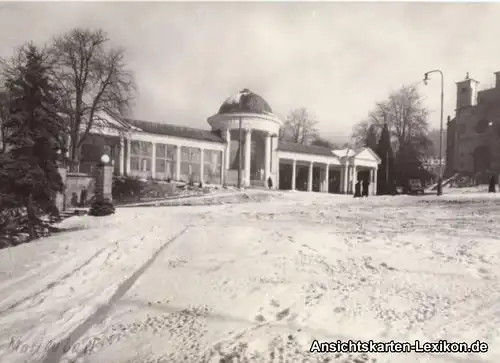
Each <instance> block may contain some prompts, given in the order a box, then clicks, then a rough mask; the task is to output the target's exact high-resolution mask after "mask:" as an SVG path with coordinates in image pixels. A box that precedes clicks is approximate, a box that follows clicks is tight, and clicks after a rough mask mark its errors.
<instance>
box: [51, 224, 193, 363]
mask: <svg viewBox="0 0 500 363" xmlns="http://www.w3.org/2000/svg"><path fill="white" fill-rule="evenodd" d="M190 227H191V226H190V225H188V226H186V227H185V228H184V229H182V230H181V231H180V232H179V233H178V234H176V235H175V236H173V237H172V238H170V239H169V240H168V241H167V242H165V243H164V244H163V245H162V246H161V247H160V248H158V250H157V251H156V252H155V253H154V254H153V255H152V256H151V257H150V258H149V259H148V260H147V261H146V262H145V263H144V264H143V265H142V266H141V267H140V268H139V269H137V270H136V271H135V272H134V273H133V274H132V275H131V276H130V277H129V278H128V279H126V280H125V281H124V282H122V283H121V284H120V285H119V286H118V288H117V289H116V291H115V293H114V294H113V295H112V296H111V298H110V299H109V300H108V302H107V303H106V304H104V305H101V306H100V307H99V308H97V310H96V311H95V312H94V313H93V314H92V315H90V316H89V317H88V318H87V319H86V320H85V321H84V322H83V323H81V324H80V325H79V326H77V327H76V328H75V329H74V330H73V331H72V332H71V333H69V334H68V336H67V337H66V338H64V339H61V340H60V341H59V342H57V343H56V344H54V345H55V346H58V347H63V346H64V343H65V342H68V341H70V342H77V341H78V340H79V339H80V338H81V337H82V336H83V335H84V334H85V333H86V332H87V331H88V330H89V329H90V328H91V327H92V326H94V325H95V324H98V323H100V322H101V321H102V320H104V318H105V317H106V316H107V314H108V313H109V311H110V310H111V308H112V306H113V305H114V303H115V302H116V301H118V300H120V299H121V298H122V297H123V296H124V295H125V294H126V293H127V292H128V291H129V290H130V289H131V288H132V286H133V285H134V284H135V282H136V281H137V280H138V279H139V277H141V276H142V275H143V274H144V272H146V270H147V269H148V268H149V267H150V266H151V265H152V264H153V263H154V262H155V260H156V259H157V258H158V256H159V255H160V254H161V253H162V252H163V251H164V250H165V249H166V248H167V247H169V246H170V245H171V244H172V243H173V242H175V241H176V240H177V239H178V238H180V237H181V236H182V235H184V234H185V233H186V232H187V231H188V229H189V228H190ZM64 354H65V352H64V351H63V349H57V350H54V351H49V352H47V354H46V355H45V357H44V358H43V359H42V360H41V363H59V362H60V361H61V358H62V357H63V356H64Z"/></svg>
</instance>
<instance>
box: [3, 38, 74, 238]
mask: <svg viewBox="0 0 500 363" xmlns="http://www.w3.org/2000/svg"><path fill="white" fill-rule="evenodd" d="M20 56H21V57H19V58H18V59H19V60H18V62H16V64H15V65H13V66H12V67H10V68H9V69H8V70H7V71H6V76H5V84H4V86H5V89H6V90H7V92H9V95H10V98H9V105H8V106H9V107H8V110H9V117H8V119H7V120H6V122H5V124H4V128H5V129H6V130H7V131H8V132H7V135H6V138H5V142H6V143H7V144H8V146H9V149H8V151H7V152H5V153H3V154H1V155H0V204H1V205H0V209H1V210H4V211H7V210H8V211H10V212H11V215H17V216H18V217H19V219H17V221H16V222H15V223H13V221H12V220H11V221H10V222H9V223H10V224H9V226H10V227H9V229H10V230H11V232H12V234H15V233H16V232H17V233H18V232H21V231H22V232H27V233H28V234H29V236H30V239H34V238H37V237H39V234H40V231H46V230H47V228H48V224H47V222H44V221H43V220H42V219H41V217H42V216H44V215H47V214H53V213H56V212H57V208H56V206H55V197H56V194H57V193H58V192H62V191H63V187H64V186H63V183H62V180H61V176H60V175H59V172H58V169H57V159H58V153H57V151H58V149H59V148H60V146H61V145H60V142H59V140H61V139H62V137H61V136H62V133H63V128H64V123H63V120H62V119H61V118H60V117H59V116H58V114H57V107H56V106H57V102H56V99H55V97H54V94H55V93H54V91H55V90H54V88H53V85H52V84H51V83H50V81H49V78H48V71H49V66H48V65H47V63H46V60H45V59H46V58H45V56H44V53H43V52H42V51H40V50H38V49H37V48H36V47H35V46H33V45H28V46H26V47H24V48H23V49H22V50H21V51H20ZM0 229H2V228H1V226H0ZM13 229H15V231H13Z"/></svg>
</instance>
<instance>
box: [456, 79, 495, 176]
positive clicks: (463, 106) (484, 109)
mask: <svg viewBox="0 0 500 363" xmlns="http://www.w3.org/2000/svg"><path fill="white" fill-rule="evenodd" d="M478 86H479V82H478V81H476V80H474V79H472V78H469V76H468V75H467V76H466V78H465V80H463V81H460V82H457V104H456V110H455V117H454V118H452V119H450V118H448V123H447V140H446V144H447V145H446V175H447V176H451V175H453V174H455V173H460V174H464V175H469V176H472V177H475V178H479V179H482V181H483V182H484V180H486V179H487V178H488V177H489V176H490V175H498V174H499V172H500V72H496V73H495V86H494V87H491V88H488V89H484V90H481V91H479V90H478Z"/></svg>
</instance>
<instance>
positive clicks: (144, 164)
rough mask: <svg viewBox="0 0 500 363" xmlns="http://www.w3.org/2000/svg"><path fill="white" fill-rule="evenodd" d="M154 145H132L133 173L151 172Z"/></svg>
mask: <svg viewBox="0 0 500 363" xmlns="http://www.w3.org/2000/svg"><path fill="white" fill-rule="evenodd" d="M152 151H153V144H152V143H150V142H143V141H132V142H131V143H130V169H132V170H133V171H146V172H147V171H151V159H152Z"/></svg>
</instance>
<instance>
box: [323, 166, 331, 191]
mask: <svg viewBox="0 0 500 363" xmlns="http://www.w3.org/2000/svg"><path fill="white" fill-rule="evenodd" d="M329 174H330V164H326V168H325V185H324V187H323V188H324V189H323V192H325V193H328V187H329V181H330V179H329V178H328V175H329Z"/></svg>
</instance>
